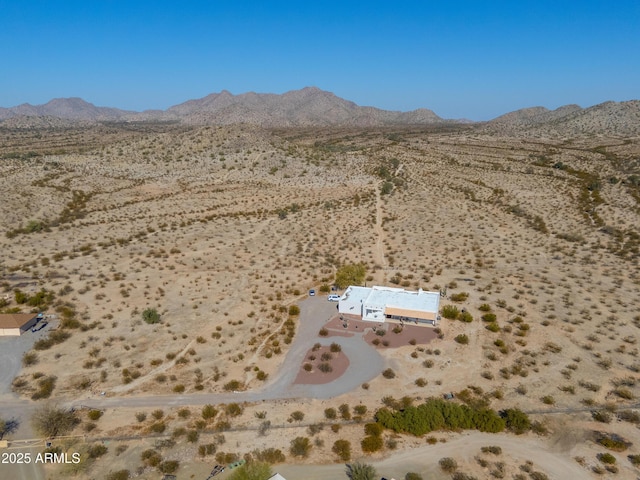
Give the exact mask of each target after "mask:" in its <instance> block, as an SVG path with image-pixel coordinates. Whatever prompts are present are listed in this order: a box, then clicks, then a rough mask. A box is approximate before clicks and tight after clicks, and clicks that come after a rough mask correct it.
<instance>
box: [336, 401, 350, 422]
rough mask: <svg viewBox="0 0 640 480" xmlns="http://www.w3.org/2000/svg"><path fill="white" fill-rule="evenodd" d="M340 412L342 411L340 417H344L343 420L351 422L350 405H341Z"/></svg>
mask: <svg viewBox="0 0 640 480" xmlns="http://www.w3.org/2000/svg"><path fill="white" fill-rule="evenodd" d="M338 410H339V411H340V417H342V419H343V420H351V409H350V408H349V405H348V404H346V403H343V404H341V405H340V406H339V407H338Z"/></svg>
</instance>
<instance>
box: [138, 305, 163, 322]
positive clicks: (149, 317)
mask: <svg viewBox="0 0 640 480" xmlns="http://www.w3.org/2000/svg"><path fill="white" fill-rule="evenodd" d="M142 319H143V320H144V321H145V322H147V323H149V324H154V323H158V322H159V321H160V314H159V313H158V311H157V310H156V309H155V308H147V309H146V310H145V311H144V312H142Z"/></svg>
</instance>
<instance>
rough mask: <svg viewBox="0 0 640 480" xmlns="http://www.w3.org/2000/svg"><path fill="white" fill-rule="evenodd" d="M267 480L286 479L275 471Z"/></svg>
mask: <svg viewBox="0 0 640 480" xmlns="http://www.w3.org/2000/svg"><path fill="white" fill-rule="evenodd" d="M267 480H287V479H286V478H284V477H283V476H282V475H280V474H279V473H276V474H275V475H271V476H270V477H269V478H268V479H267Z"/></svg>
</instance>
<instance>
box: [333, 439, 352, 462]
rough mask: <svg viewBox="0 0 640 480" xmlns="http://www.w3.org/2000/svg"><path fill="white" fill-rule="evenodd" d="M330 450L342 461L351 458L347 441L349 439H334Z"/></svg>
mask: <svg viewBox="0 0 640 480" xmlns="http://www.w3.org/2000/svg"><path fill="white" fill-rule="evenodd" d="M331 451H332V452H333V453H335V454H336V455H337V456H338V458H339V459H340V461H342V462H348V461H349V460H351V442H349V440H336V441H335V442H334V443H333V448H331Z"/></svg>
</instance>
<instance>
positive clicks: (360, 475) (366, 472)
mask: <svg viewBox="0 0 640 480" xmlns="http://www.w3.org/2000/svg"><path fill="white" fill-rule="evenodd" d="M347 477H349V479H350V480H377V478H378V472H376V469H375V468H374V467H373V465H369V464H367V463H360V462H355V463H348V464H347Z"/></svg>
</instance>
